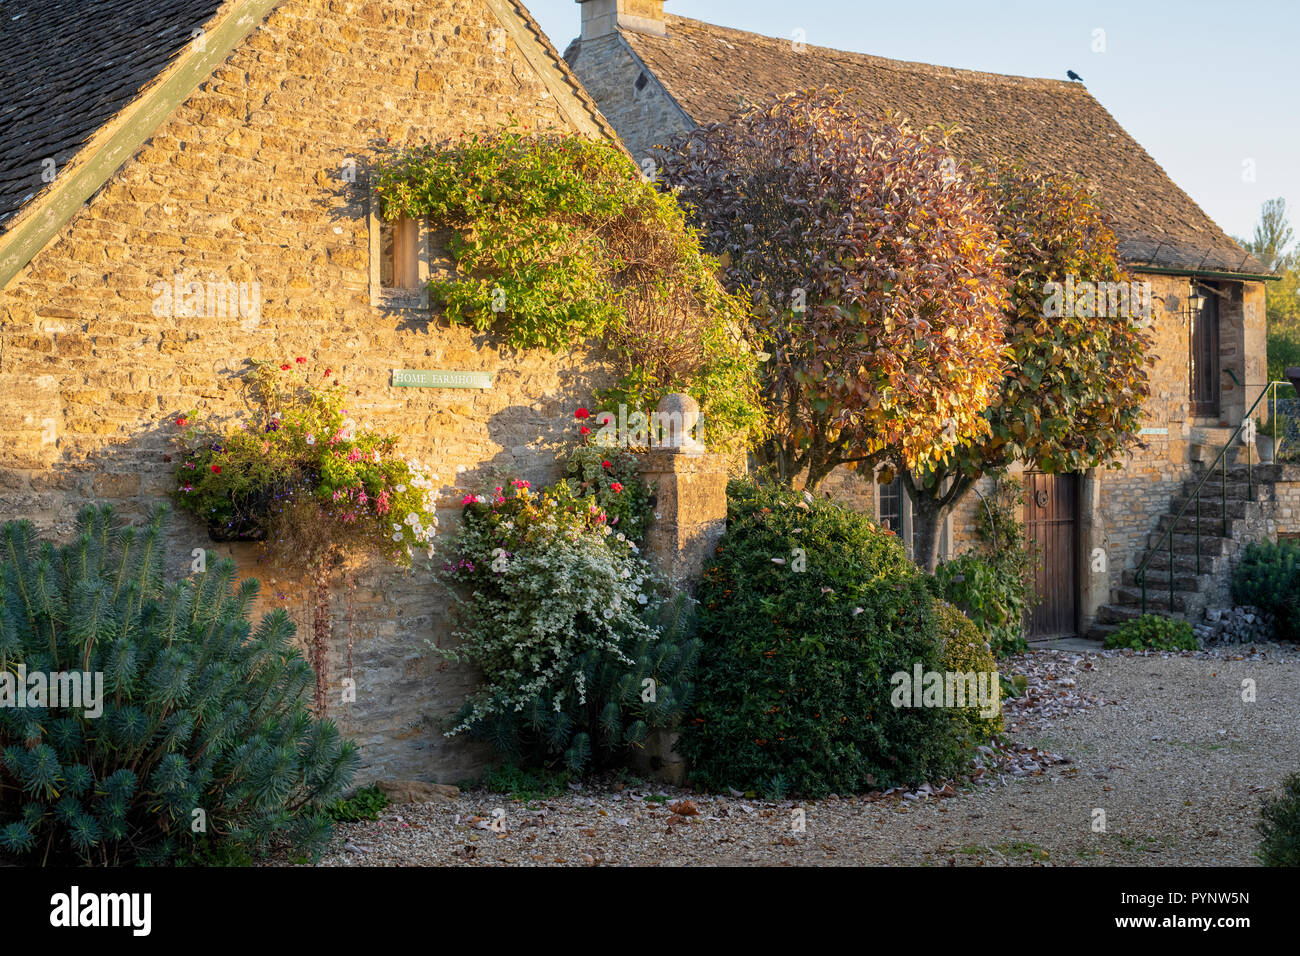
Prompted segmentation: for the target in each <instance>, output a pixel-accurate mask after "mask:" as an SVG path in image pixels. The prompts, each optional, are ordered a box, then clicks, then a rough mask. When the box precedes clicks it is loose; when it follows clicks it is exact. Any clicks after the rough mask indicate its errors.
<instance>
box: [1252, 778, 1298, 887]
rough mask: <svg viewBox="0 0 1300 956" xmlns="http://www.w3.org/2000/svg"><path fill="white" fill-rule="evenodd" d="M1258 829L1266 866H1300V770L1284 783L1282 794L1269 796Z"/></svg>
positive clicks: (1259, 852)
mask: <svg viewBox="0 0 1300 956" xmlns="http://www.w3.org/2000/svg"><path fill="white" fill-rule="evenodd" d="M1259 816H1260V819H1259V823H1258V824H1256V829H1257V830H1258V831H1259V834H1260V836H1261V837H1263V839H1262V840H1261V841H1260V844H1259V849H1258V850H1257V851H1256V855H1257V856H1258V857H1259V859H1260V862H1261V863H1263V864H1264V865H1265V866H1300V773H1293V774H1291V775H1290V776H1288V777H1287V778H1286V780H1284V781H1283V783H1282V796H1280V797H1273V798H1265V800H1264V805H1263V806H1262V807H1261V808H1260V814H1259Z"/></svg>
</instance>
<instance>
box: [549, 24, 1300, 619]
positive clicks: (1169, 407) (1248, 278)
mask: <svg viewBox="0 0 1300 956" xmlns="http://www.w3.org/2000/svg"><path fill="white" fill-rule="evenodd" d="M578 3H579V4H580V5H581V12H582V32H581V35H580V36H579V37H578V38H577V39H575V40H574V41H573V42H572V44H571V45H570V46H569V48H568V50H567V51H566V53H565V58H566V59H567V60H568V62H569V63H570V65H571V66H572V67H573V69H574V72H575V73H576V74H577V75H578V77H579V78H580V79H581V80H582V82H583V84H584V85H585V86H586V88H587V89H588V90H589V91H590V92H591V94H592V96H593V97H595V100H596V102H597V104H598V105H599V106H600V109H601V111H602V112H603V113H604V115H605V116H606V117H607V118H608V119H609V121H610V123H611V124H613V126H614V128H615V129H616V130H617V131H618V134H619V135H620V136H621V137H622V138H623V142H624V143H625V144H626V146H627V148H628V149H629V150H630V151H631V153H632V154H633V156H634V157H635V159H636V160H637V162H638V163H642V164H644V163H645V162H646V161H647V160H651V161H653V160H654V156H655V147H656V146H657V145H660V144H663V143H665V142H666V141H667V140H668V139H669V138H670V137H671V136H672V135H673V134H675V133H677V132H679V131H682V130H689V129H692V128H694V127H695V126H697V125H701V124H704V123H709V122H717V121H721V120H725V119H726V118H727V117H728V116H729V115H731V114H732V113H733V112H735V111H736V110H737V109H738V108H741V107H743V106H744V105H745V104H747V103H750V104H752V103H758V102H762V101H764V100H765V99H767V98H769V97H770V96H772V95H773V94H781V93H786V92H789V91H792V90H796V89H818V88H822V87H831V88H836V89H841V90H847V91H851V92H852V96H853V97H854V98H856V100H857V102H858V103H860V104H861V105H862V106H863V107H864V108H865V109H867V110H869V111H870V112H872V113H876V114H879V113H881V112H883V111H885V110H891V111H893V112H894V113H896V114H902V115H903V116H905V117H907V118H909V119H910V120H911V121H912V122H913V123H915V124H917V125H919V126H933V125H942V126H944V127H951V126H953V125H957V126H959V127H960V128H961V130H962V132H961V133H960V135H959V136H958V137H957V139H956V148H957V151H958V153H959V154H960V155H961V157H962V158H963V159H965V160H969V161H971V162H975V163H987V162H990V161H994V160H1000V161H1010V160H1016V159H1019V160H1021V161H1023V162H1024V163H1025V164H1026V165H1027V166H1029V167H1030V168H1031V169H1036V170H1039V171H1042V172H1067V173H1073V174H1076V175H1079V176H1081V177H1082V178H1083V179H1085V180H1086V181H1087V182H1088V183H1089V184H1090V186H1091V187H1092V188H1093V189H1094V190H1095V191H1096V193H1097V194H1098V196H1099V197H1100V199H1101V203H1102V205H1103V207H1104V210H1105V212H1106V213H1107V214H1108V215H1109V216H1110V217H1111V218H1112V219H1113V220H1114V221H1115V223H1116V232H1117V235H1118V237H1119V239H1120V249H1121V253H1122V255H1123V257H1124V259H1125V261H1126V264H1127V266H1128V268H1129V269H1130V271H1131V272H1132V273H1133V274H1134V278H1135V279H1136V281H1137V282H1139V283H1142V282H1147V281H1149V282H1150V283H1151V289H1152V297H1153V300H1154V302H1153V317H1154V322H1153V331H1154V337H1155V340H1156V345H1155V351H1156V357H1157V364H1156V366H1155V368H1154V369H1153V370H1152V373H1151V377H1152V397H1151V400H1150V403H1149V405H1148V408H1147V414H1146V422H1145V427H1144V428H1143V429H1142V434H1141V439H1142V443H1143V444H1142V447H1141V448H1139V449H1137V450H1135V451H1134V452H1133V453H1132V454H1131V455H1130V456H1128V457H1127V459H1126V460H1125V461H1124V462H1123V466H1124V467H1123V468H1122V469H1121V470H1118V471H1093V472H1090V473H1088V474H1083V475H1057V476H1049V475H1028V476H1026V489H1027V495H1026V499H1027V500H1026V505H1025V515H1024V517H1025V521H1026V524H1027V526H1028V533H1029V535H1030V537H1031V538H1032V539H1033V540H1034V541H1035V542H1036V544H1037V545H1038V546H1039V547H1040V548H1041V549H1042V551H1043V561H1042V564H1041V569H1040V574H1039V592H1040V595H1041V597H1042V602H1041V604H1040V606H1039V608H1038V609H1037V610H1036V612H1035V614H1034V619H1033V624H1032V629H1031V630H1032V633H1033V634H1034V636H1036V637H1042V638H1046V637H1055V636H1068V635H1074V634H1079V633H1084V632H1087V631H1088V630H1089V629H1091V628H1093V625H1094V624H1096V625H1097V626H1098V627H1097V630H1101V629H1104V628H1105V627H1106V626H1108V625H1109V624H1111V623H1113V622H1114V621H1117V620H1120V619H1122V618H1125V617H1129V616H1133V615H1135V614H1137V613H1138V611H1137V609H1136V607H1135V605H1137V604H1138V603H1139V602H1140V598H1139V596H1138V595H1137V594H1136V593H1135V592H1134V590H1133V589H1132V587H1131V585H1132V584H1133V583H1134V579H1133V571H1134V568H1135V565H1136V564H1137V562H1138V561H1139V560H1141V559H1142V557H1143V555H1144V554H1145V553H1146V551H1147V548H1148V546H1149V543H1154V542H1153V541H1150V536H1151V533H1152V532H1153V531H1154V530H1155V529H1156V528H1157V526H1158V525H1159V527H1160V528H1163V527H1165V525H1163V524H1160V522H1161V518H1162V516H1164V515H1166V512H1168V511H1169V510H1170V506H1171V503H1174V502H1175V501H1176V500H1177V496H1178V495H1179V494H1180V493H1181V492H1182V489H1183V487H1184V484H1185V483H1186V482H1187V481H1188V479H1189V478H1191V477H1192V476H1193V474H1194V468H1195V465H1196V463H1197V462H1198V461H1205V460H1213V458H1214V457H1215V456H1217V454H1218V452H1219V450H1220V449H1221V448H1222V447H1223V446H1224V444H1225V443H1226V442H1227V441H1228V440H1229V439H1230V437H1231V435H1232V431H1233V430H1234V429H1235V427H1236V426H1237V425H1239V424H1240V423H1241V421H1242V417H1243V415H1244V413H1245V410H1246V408H1247V407H1248V406H1249V405H1250V403H1252V402H1254V400H1255V399H1256V397H1258V395H1259V394H1260V391H1261V390H1262V389H1263V388H1264V387H1265V385H1266V374H1265V369H1266V364H1265V327H1264V323H1265V317H1264V281H1265V280H1266V279H1268V278H1270V276H1269V275H1268V270H1267V269H1266V268H1265V266H1264V265H1263V264H1261V263H1260V262H1258V261H1257V260H1256V259H1254V258H1253V257H1252V256H1250V255H1249V254H1247V253H1246V252H1245V251H1243V250H1242V249H1241V248H1240V247H1239V246H1238V245H1237V244H1236V243H1235V242H1234V241H1233V240H1232V239H1231V238H1230V237H1229V236H1228V235H1227V234H1226V233H1224V232H1223V230H1222V229H1220V228H1219V227H1218V226H1217V225H1216V224H1215V223H1214V222H1213V221H1212V220H1211V219H1210V218H1209V217H1208V216H1207V215H1206V214H1205V213H1204V212H1203V211H1202V210H1201V209H1200V208H1199V207H1198V206H1197V205H1196V203H1195V202H1194V201H1193V200H1192V199H1191V198H1190V197H1189V196H1188V195H1187V194H1186V193H1184V192H1183V191H1182V190H1181V189H1179V188H1178V187H1177V186H1176V185H1175V184H1174V183H1173V182H1172V181H1171V180H1170V179H1169V177H1168V176H1167V175H1166V174H1165V172H1164V171H1163V170H1162V169H1161V168H1160V166H1159V165H1157V164H1156V162H1155V160H1153V159H1152V158H1151V156H1150V155H1148V154H1147V153H1146V151H1145V150H1143V149H1142V147H1141V146H1140V145H1139V144H1138V143H1137V142H1136V141H1134V139H1133V138H1132V137H1131V136H1129V134H1128V133H1126V132H1125V131H1124V130H1123V128H1121V127H1120V125H1119V124H1118V123H1116V122H1115V119H1114V118H1113V117H1112V116H1111V115H1110V114H1109V113H1108V112H1107V111H1106V110H1105V108H1104V107H1102V105H1101V104H1100V103H1098V102H1097V101H1096V100H1095V99H1094V98H1093V97H1092V96H1091V95H1090V94H1089V93H1088V91H1087V89H1086V88H1085V87H1084V86H1083V85H1082V84H1080V83H1074V82H1065V81H1056V80H1044V79H1029V78H1025V77H1017V76H1001V75H996V74H991V73H980V72H975V71H971V70H957V69H949V68H947V67H941V66H931V65H927V64H922V63H905V62H901V61H897V60H889V59H884V58H881V57H877V56H867V55H864V54H859V53H846V52H843V51H840V50H833V49H827V48H824V47H816V46H810V45H808V44H807V43H806V42H804V38H803V37H801V36H800V35H798V34H797V33H796V35H795V36H793V37H791V38H786V39H780V38H773V37H766V36H760V35H758V34H755V33H747V32H743V31H740V30H732V29H726V28H723V27H718V26H714V25H712V24H708V23H703V22H701V21H699V20H692V19H688V18H686V17H680V16H673V15H670V14H667V13H666V12H665V11H664V3H663V0H578ZM646 168H651V167H649V166H646ZM832 480H833V482H834V486H835V488H836V493H837V494H838V495H840V496H842V497H846V498H848V499H850V500H853V501H855V502H856V503H857V504H858V505H859V506H861V507H865V508H868V509H871V510H873V511H874V512H875V513H876V514H877V515H878V516H879V517H880V519H881V520H882V521H887V522H889V523H890V524H891V526H892V527H894V528H896V529H897V530H899V531H900V532H902V535H903V537H904V539H905V540H907V539H908V538H909V537H910V534H909V532H910V527H911V522H910V515H909V510H910V503H909V501H908V499H907V495H906V493H905V492H904V491H903V489H902V486H901V483H900V482H895V483H894V484H893V485H883V486H878V485H875V484H874V483H871V482H861V481H858V480H856V479H855V478H852V477H850V476H848V475H839V476H832ZM1244 484H1245V482H1243V485H1244ZM1288 487H1289V486H1288ZM982 490H983V491H984V492H987V491H988V486H987V483H986V484H985V485H983V486H982ZM1265 494H1266V497H1267V496H1268V495H1270V494H1271V492H1266V493H1265ZM1288 494H1289V492H1288ZM1284 497H1285V496H1284ZM1269 500H1270V501H1274V498H1272V497H1270V498H1269ZM1272 506H1274V505H1270V507H1272ZM980 507H983V505H982V504H981V503H980V499H979V497H978V496H977V495H970V496H967V498H966V499H965V501H964V502H963V503H962V505H961V506H960V507H959V509H958V511H957V513H956V514H955V515H954V516H953V518H952V519H951V520H950V521H949V523H948V527H947V528H946V529H945V535H944V537H945V541H944V543H943V545H942V547H943V549H944V550H945V551H946V552H948V553H952V552H953V551H954V550H959V549H961V548H962V547H963V546H964V545H965V544H966V543H967V542H968V541H969V540H970V529H971V524H972V521H971V519H972V513H973V509H975V508H980ZM1278 507H1280V506H1278ZM1288 510H1289V509H1288ZM1289 517H1290V516H1289V515H1288V519H1289ZM1216 527H1217V526H1216ZM1275 530H1276V529H1275ZM1230 546H1231V542H1230V541H1228V542H1225V543H1224V545H1223V550H1224V556H1226V555H1227V552H1228V551H1230ZM1216 554H1217V552H1216ZM1192 560H1193V559H1192V558H1190V557H1188V556H1186V555H1183V554H1180V555H1178V557H1177V559H1176V561H1175V564H1176V567H1177V569H1178V571H1179V575H1178V577H1177V578H1176V583H1177V584H1178V586H1179V589H1180V591H1181V590H1182V589H1183V587H1184V585H1186V586H1187V592H1188V593H1186V594H1183V593H1180V594H1177V595H1175V599H1174V606H1175V609H1176V610H1187V611H1191V610H1195V609H1196V608H1195V605H1196V603H1197V601H1198V597H1197V596H1196V595H1197V594H1198V593H1199V591H1200V590H1204V588H1203V587H1202V585H1203V584H1205V583H1206V582H1191V581H1188V580H1187V579H1186V575H1184V574H1183V572H1184V570H1185V568H1191V567H1192ZM1216 560H1217V559H1216ZM1166 567H1167V565H1166ZM1216 567H1217V565H1216ZM1165 574H1166V575H1167V572H1165ZM1220 577H1222V576H1220ZM1149 580H1150V582H1151V583H1152V584H1153V585H1156V583H1157V582H1160V583H1161V584H1163V585H1164V586H1165V587H1164V588H1162V587H1159V586H1157V587H1155V588H1154V591H1155V594H1154V595H1153V601H1152V606H1153V607H1155V608H1160V607H1161V604H1160V601H1161V600H1164V602H1165V605H1164V606H1168V596H1167V593H1166V590H1167V583H1168V577H1167V576H1165V577H1161V576H1160V572H1158V571H1153V572H1152V575H1151V577H1150V578H1149ZM1197 589H1199V590H1197ZM1159 594H1164V595H1165V596H1164V598H1163V599H1162V598H1159V597H1158V596H1157V595H1159ZM1112 599H1113V600H1114V601H1115V602H1116V604H1115V606H1109V605H1107V602H1108V601H1111V600H1112Z"/></svg>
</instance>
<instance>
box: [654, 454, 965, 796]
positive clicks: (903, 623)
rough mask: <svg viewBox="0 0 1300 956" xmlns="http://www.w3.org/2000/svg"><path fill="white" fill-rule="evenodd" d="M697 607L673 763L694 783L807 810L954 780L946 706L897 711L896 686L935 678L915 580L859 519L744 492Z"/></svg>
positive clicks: (933, 644)
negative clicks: (697, 647) (696, 646)
mask: <svg viewBox="0 0 1300 956" xmlns="http://www.w3.org/2000/svg"><path fill="white" fill-rule="evenodd" d="M727 512H728V513H727V530H726V533H725V535H724V536H723V538H722V540H721V542H720V543H719V545H718V547H717V549H716V552H715V557H714V560H713V561H712V563H711V564H710V565H709V567H707V568H706V570H705V573H704V577H703V581H702V583H701V586H700V594H699V601H700V607H699V621H698V628H699V630H698V634H699V636H700V638H701V640H702V641H703V643H704V646H703V650H702V652H701V655H700V666H699V671H698V675H697V679H696V700H697V704H696V706H695V709H694V711H693V712H692V714H691V715H690V716H689V717H688V719H687V720H686V721H685V722H684V724H683V731H682V739H681V741H680V742H679V743H678V745H677V751H678V752H679V753H681V754H682V755H683V756H684V757H686V758H687V760H688V762H689V764H690V767H691V777H692V779H693V780H694V781H695V782H696V783H697V784H700V785H703V786H707V787H713V788H722V787H734V788H736V789H741V790H750V789H753V790H758V791H761V792H764V793H768V794H781V793H785V792H787V791H791V792H798V793H802V794H805V795H808V796H814V797H815V796H818V795H824V794H827V793H831V792H839V793H851V792H860V791H864V790H867V789H870V788H873V787H891V786H895V785H898V784H904V783H916V782H919V781H922V780H926V779H932V778H934V777H936V776H942V775H945V774H948V773H950V772H952V771H954V770H955V769H957V767H958V766H959V763H960V754H961V739H960V734H959V733H958V732H957V730H956V724H955V722H954V721H953V720H952V719H951V715H949V714H948V713H946V712H945V710H944V709H943V708H932V707H895V706H893V705H892V703H891V676H892V675H894V674H896V673H898V672H900V671H902V672H907V673H908V674H911V673H912V672H913V668H914V665H915V664H917V663H919V664H921V666H922V670H923V671H936V670H942V669H943V666H944V665H943V648H942V643H941V641H940V638H939V634H938V632H937V630H936V625H935V616H934V612H933V610H932V603H933V602H932V600H931V597H930V594H929V592H928V590H927V585H926V581H925V576H924V574H923V573H922V572H921V571H919V570H918V569H917V568H916V566H915V565H913V564H912V563H911V562H910V561H908V560H907V557H906V556H905V555H904V553H903V549H902V546H901V545H900V544H899V543H898V540H897V538H896V537H895V536H893V535H892V534H890V533H888V532H886V531H884V530H883V529H881V528H880V527H879V526H878V525H877V524H875V522H873V521H872V520H871V519H870V518H869V517H867V516H866V515H862V514H858V513H856V512H852V511H849V510H847V509H845V508H842V507H840V506H838V505H835V504H834V503H832V502H830V501H827V500H823V499H814V498H813V497H812V496H811V495H802V494H799V493H796V492H792V491H790V490H789V489H788V488H784V487H779V486H770V485H767V484H764V483H760V482H755V481H752V480H744V481H733V482H732V483H731V485H730V486H729V488H728V508H727Z"/></svg>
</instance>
